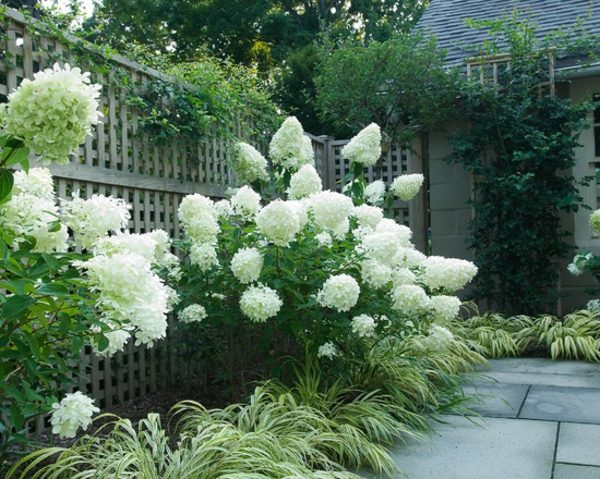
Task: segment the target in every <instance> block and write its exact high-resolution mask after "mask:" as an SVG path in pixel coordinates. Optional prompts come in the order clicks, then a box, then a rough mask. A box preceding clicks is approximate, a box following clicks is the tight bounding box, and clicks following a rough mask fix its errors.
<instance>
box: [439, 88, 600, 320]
mask: <svg viewBox="0 0 600 479" xmlns="http://www.w3.org/2000/svg"><path fill="white" fill-rule="evenodd" d="M594 94H600V76H594V77H587V78H573V79H571V82H570V85H569V95H570V97H571V98H572V99H573V100H575V101H584V100H586V99H589V98H590V97H591V96H592V95H594ZM590 121H591V115H590ZM461 126H463V127H464V126H465V125H460V124H454V125H449V126H448V127H447V128H445V130H444V131H434V132H429V133H428V134H427V135H428V151H429V155H428V162H429V181H430V188H429V193H430V214H431V226H430V228H431V230H430V234H431V251H432V254H435V255H443V256H450V257H455V258H465V259H473V253H472V251H471V250H469V249H468V248H467V240H468V236H469V235H468V228H469V226H468V225H469V220H470V219H471V217H472V214H473V212H472V208H471V207H470V206H469V198H470V195H471V190H472V176H471V175H470V174H469V173H468V172H467V171H465V170H464V168H462V167H461V166H460V165H450V164H448V163H447V162H446V161H444V159H445V158H446V157H448V155H449V154H450V152H451V149H450V142H449V140H448V135H449V134H451V133H452V131H455V130H456V129H457V128H459V127H461ZM580 143H581V145H582V146H581V147H579V148H577V149H576V151H575V155H576V158H577V164H576V166H575V167H574V168H573V172H572V173H573V175H574V176H575V177H576V178H577V179H582V178H583V177H585V176H589V175H593V174H595V165H593V163H594V162H595V161H598V162H599V165H600V157H599V158H596V157H595V145H594V132H593V128H588V129H586V130H585V131H583V132H582V134H581V137H580ZM580 193H581V194H582V196H583V197H584V200H585V203H586V204H587V205H589V206H590V207H591V208H593V209H596V208H599V207H600V205H599V204H598V200H597V197H598V186H597V185H596V183H595V181H593V182H592V184H591V185H590V186H589V187H581V188H580ZM589 214H590V210H587V209H581V211H580V212H579V213H577V214H569V215H564V217H563V218H562V221H563V226H564V228H565V230H567V231H569V232H571V233H572V234H571V236H570V237H569V238H567V240H568V241H569V242H570V243H571V244H573V245H576V246H577V248H578V251H592V252H594V253H596V254H600V238H598V237H594V236H593V235H592V232H591V229H590V227H589V224H588V218H589ZM570 260H571V258H570V257H569V258H567V260H565V262H564V264H562V265H561V267H560V270H561V274H560V283H559V288H560V291H561V299H560V300H559V301H558V303H557V305H556V312H558V313H559V314H565V313H568V312H570V311H573V310H574V309H577V308H581V307H583V306H585V304H586V303H587V301H588V300H589V299H592V298H593V297H594V296H591V295H590V294H588V292H587V290H589V289H590V288H593V287H595V286H596V282H595V280H594V278H593V277H592V276H591V275H582V276H579V277H575V276H573V275H571V274H570V273H569V272H568V271H567V270H566V265H567V264H568V263H569V262H570Z"/></svg>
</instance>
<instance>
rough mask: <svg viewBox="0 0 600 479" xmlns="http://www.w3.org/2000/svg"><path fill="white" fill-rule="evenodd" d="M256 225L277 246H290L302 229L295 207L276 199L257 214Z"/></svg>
mask: <svg viewBox="0 0 600 479" xmlns="http://www.w3.org/2000/svg"><path fill="white" fill-rule="evenodd" d="M256 226H257V228H258V231H260V232H261V233H262V234H263V235H264V236H265V238H267V239H268V240H269V241H270V242H271V243H274V244H276V245H277V246H288V245H289V244H290V242H291V241H293V240H294V238H295V237H296V234H298V231H300V221H299V219H298V215H297V214H296V211H295V210H294V208H293V207H291V206H290V205H288V204H287V203H286V202H285V201H281V200H275V201H272V202H271V203H269V204H268V205H267V206H265V207H264V208H263V209H262V210H260V213H258V215H256Z"/></svg>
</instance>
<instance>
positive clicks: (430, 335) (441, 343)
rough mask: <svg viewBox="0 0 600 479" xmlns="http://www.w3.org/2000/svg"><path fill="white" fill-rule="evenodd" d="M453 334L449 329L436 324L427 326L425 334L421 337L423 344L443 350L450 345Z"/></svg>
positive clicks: (436, 349)
mask: <svg viewBox="0 0 600 479" xmlns="http://www.w3.org/2000/svg"><path fill="white" fill-rule="evenodd" d="M453 339H454V335H453V334H452V332H451V331H449V330H448V329H446V328H444V327H443V326H440V325H438V324H435V323H434V324H432V325H431V326H430V327H429V331H428V332H427V336H425V338H424V339H423V345H424V346H425V347H427V348H430V349H433V350H435V351H443V350H445V349H447V348H448V346H450V344H451V343H452V340H453Z"/></svg>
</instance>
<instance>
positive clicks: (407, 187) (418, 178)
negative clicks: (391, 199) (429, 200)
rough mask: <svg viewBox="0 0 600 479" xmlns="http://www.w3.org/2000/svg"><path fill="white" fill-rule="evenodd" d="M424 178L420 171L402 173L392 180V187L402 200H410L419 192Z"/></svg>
mask: <svg viewBox="0 0 600 479" xmlns="http://www.w3.org/2000/svg"><path fill="white" fill-rule="evenodd" d="M424 179H425V178H424V176H423V175H422V174H420V173H414V174H411V175H400V176H398V177H397V178H396V179H395V180H394V181H393V182H392V185H391V186H390V189H391V190H392V192H393V193H394V194H395V195H396V196H397V197H398V198H400V199H401V200H402V201H409V200H412V199H413V198H414V197H415V196H416V194H417V193H418V192H419V190H420V189H421V186H422V185H423V180H424Z"/></svg>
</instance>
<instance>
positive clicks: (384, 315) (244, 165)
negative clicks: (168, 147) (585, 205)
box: [179, 118, 477, 387]
mask: <svg viewBox="0 0 600 479" xmlns="http://www.w3.org/2000/svg"><path fill="white" fill-rule="evenodd" d="M380 138H381V135H380V134H379V132H378V127H377V125H370V126H368V127H367V128H366V129H365V131H364V132H361V133H360V134H359V135H358V136H357V137H356V138H355V139H354V140H353V141H352V142H351V144H353V145H354V146H353V148H352V149H351V150H352V151H351V152H350V153H351V156H352V158H355V159H356V158H359V157H360V159H361V161H362V159H363V158H369V160H368V161H372V159H373V158H374V157H378V156H379V155H380V152H381V149H380V145H379V140H380ZM374 140H377V141H374ZM309 143H310V142H307V137H306V136H305V135H304V133H303V130H302V126H301V125H300V123H299V122H298V120H296V119H295V118H288V119H287V120H286V121H285V122H284V123H283V125H282V126H281V128H280V129H279V130H278V132H277V133H276V134H275V135H274V136H273V140H272V142H271V144H270V148H269V151H270V154H271V168H268V167H267V161H266V160H265V159H264V158H263V157H262V156H261V155H260V154H259V153H258V152H257V151H256V150H254V149H251V148H248V147H247V146H244V145H242V146H241V147H240V148H238V155H239V156H238V159H237V161H236V163H235V166H236V167H237V172H238V177H239V178H249V177H250V178H254V179H255V181H253V182H252V184H251V185H247V184H246V185H243V186H242V187H241V188H239V189H237V190H235V191H234V192H233V193H232V196H231V198H230V200H229V201H228V202H227V201H226V200H223V201H220V202H218V203H214V202H213V201H212V200H211V199H209V198H206V197H203V196H201V195H190V196H187V197H185V198H184V199H183V200H182V202H181V205H180V209H179V219H180V223H181V224H182V226H183V229H184V231H185V238H184V240H183V241H182V243H181V246H182V249H183V251H184V252H185V253H186V254H187V260H186V261H185V266H184V268H183V271H184V273H183V277H182V281H181V282H180V289H181V295H182V302H181V306H180V307H181V310H182V311H183V310H184V308H187V307H189V306H190V305H193V304H195V305H200V306H201V307H202V308H204V310H205V312H206V317H205V318H204V319H202V320H201V321H199V322H198V321H196V322H189V321H186V322H185V324H184V323H183V321H182V322H180V326H181V327H182V328H184V329H185V330H186V331H189V334H188V336H189V337H190V338H191V337H194V336H195V337H196V338H197V341H198V342H201V341H202V339H203V338H204V337H207V336H209V337H210V338H211V344H210V346H209V347H210V351H209V353H208V355H209V356H211V357H216V358H219V361H220V367H221V368H223V369H224V370H225V371H227V374H228V377H229V380H230V384H235V385H236V386H237V387H241V386H242V383H243V381H242V380H241V378H240V376H241V375H242V374H246V378H247V373H246V372H244V371H243V370H244V368H248V366H249V365H251V366H250V368H252V369H253V370H254V372H257V371H258V372H260V371H261V370H262V375H263V377H265V376H266V377H270V376H271V374H272V372H271V371H269V368H270V367H272V368H273V369H275V368H278V365H277V364H278V361H279V359H280V358H281V357H282V356H284V355H287V354H291V355H295V356H301V354H302V353H303V352H304V351H307V354H308V355H309V356H316V355H317V354H319V351H320V356H321V358H322V359H323V360H324V361H326V362H327V361H330V362H335V361H337V359H336V354H339V357H340V359H342V358H343V359H344V360H350V359H354V360H361V359H362V358H364V356H365V355H366V354H367V352H368V351H369V349H370V348H371V347H372V345H373V344H376V343H377V342H378V341H380V340H381V339H382V338H384V337H387V336H398V335H404V334H408V333H409V331H408V329H407V327H406V321H407V320H411V321H413V322H414V323H415V324H417V325H418V326H419V328H420V329H419V330H422V331H425V332H426V331H427V330H428V328H429V325H430V323H432V322H434V321H436V320H440V321H442V320H444V319H447V318H448V317H450V318H452V317H453V316H455V315H456V314H457V313H458V305H459V304H460V301H459V300H458V299H457V298H453V297H451V296H448V295H451V294H454V293H455V291H457V290H459V289H460V288H462V287H464V285H465V284H466V283H468V282H469V281H470V280H471V279H472V277H473V276H474V275H475V273H476V271H477V269H476V268H475V266H474V265H473V264H472V263H470V262H468V261H462V260H451V259H448V258H441V257H431V258H426V257H425V255H423V254H422V253H420V252H419V251H417V250H416V249H415V248H414V246H413V245H412V244H411V243H410V237H411V232H410V230H409V229H408V228H407V227H406V226H404V225H399V224H397V223H396V222H395V221H393V220H392V219H390V218H384V216H386V215H387V216H389V215H390V212H389V211H387V212H386V211H384V210H383V209H382V208H380V207H378V206H374V205H369V204H367V203H366V202H365V197H364V192H365V191H366V188H367V186H368V185H366V182H365V180H364V177H363V176H362V163H356V162H353V163H352V170H353V171H354V175H353V176H351V177H350V178H348V185H347V186H348V187H347V188H345V190H346V194H342V193H337V192H333V191H321V181H320V180H319V178H318V175H317V173H316V171H315V169H314V167H313V166H312V163H313V157H312V149H311V148H310V145H309ZM357 152H360V155H358V153H357ZM357 155H358V156H357ZM240 170H241V171H240ZM250 172H251V173H250ZM401 178H402V177H401ZM267 179H268V181H267ZM410 185H411V186H410V194H408V196H407V198H410V197H412V196H414V195H415V194H416V193H417V191H418V187H419V185H420V181H419V182H417V184H414V182H413V181H412V179H411V182H410ZM405 193H406V192H403V193H402V194H405ZM395 194H398V192H397V191H396V190H390V191H389V192H388V195H389V196H392V195H395ZM286 197H287V199H286ZM291 198H293V199H291ZM378 201H381V200H379V199H378ZM432 298H435V299H436V301H432ZM437 300H441V301H437ZM184 317H186V315H184ZM188 341H191V339H188ZM205 344H206V343H205ZM326 357H329V358H333V359H325V358H326Z"/></svg>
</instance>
